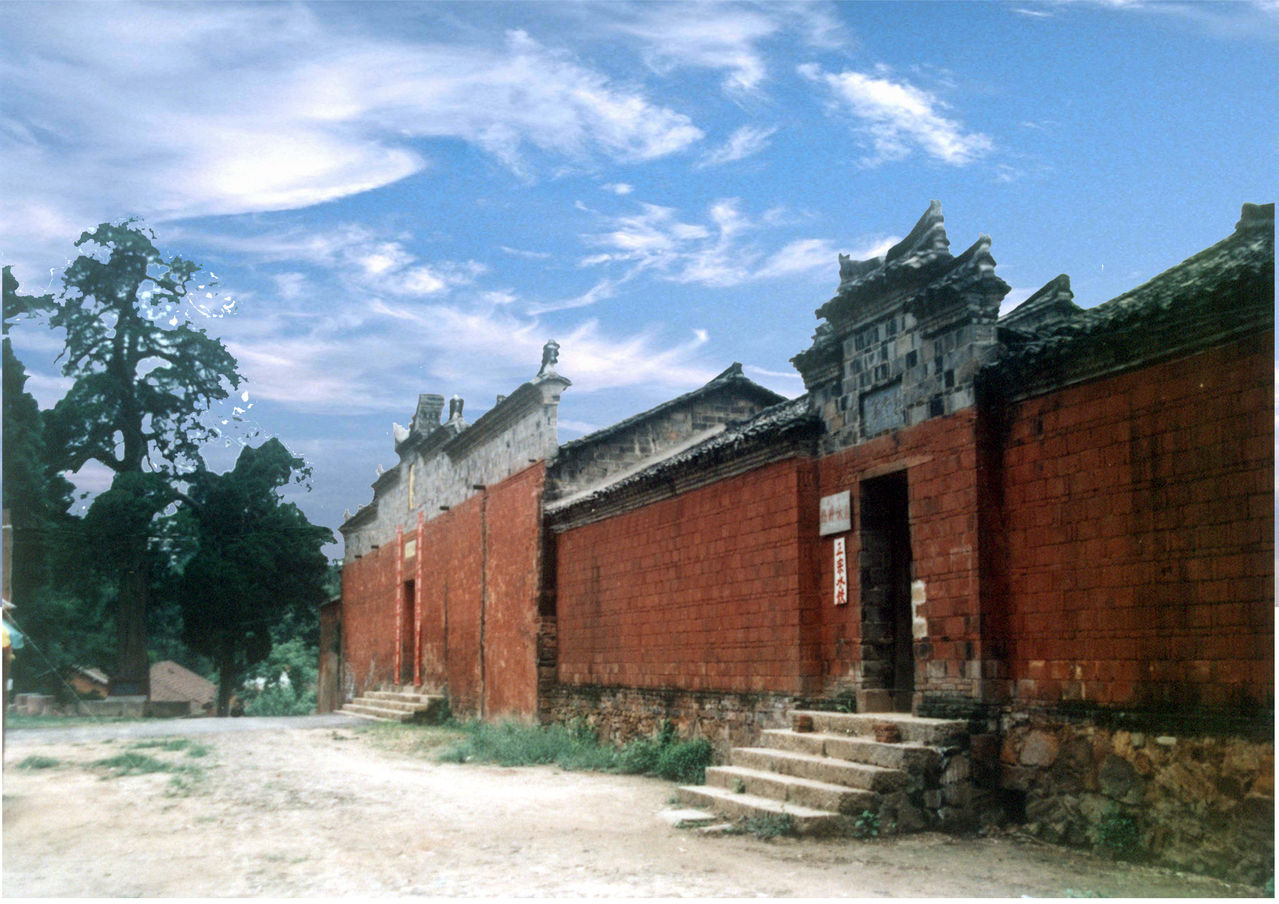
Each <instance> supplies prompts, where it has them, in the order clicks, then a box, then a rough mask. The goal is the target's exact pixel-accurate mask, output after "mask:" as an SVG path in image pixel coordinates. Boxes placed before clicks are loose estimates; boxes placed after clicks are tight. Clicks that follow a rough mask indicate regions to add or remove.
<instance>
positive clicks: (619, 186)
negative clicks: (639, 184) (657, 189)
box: [600, 182, 635, 195]
mask: <svg viewBox="0 0 1279 904" xmlns="http://www.w3.org/2000/svg"><path fill="white" fill-rule="evenodd" d="M600 187H601V188H603V189H604V190H605V191H611V192H612V193H613V194H615V195H629V194H630V193H631V192H633V191H635V186H634V185H630V184H628V183H626V182H610V183H608V184H607V185H602V186H600Z"/></svg>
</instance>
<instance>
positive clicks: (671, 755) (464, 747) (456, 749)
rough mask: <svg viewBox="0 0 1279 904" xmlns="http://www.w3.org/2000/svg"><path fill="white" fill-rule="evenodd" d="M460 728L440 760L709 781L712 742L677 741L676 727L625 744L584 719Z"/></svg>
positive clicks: (698, 740) (685, 780) (472, 723)
mask: <svg viewBox="0 0 1279 904" xmlns="http://www.w3.org/2000/svg"><path fill="white" fill-rule="evenodd" d="M461 730H462V731H463V732H465V734H466V737H465V738H464V739H463V740H462V741H461V742H459V743H458V744H455V745H453V746H451V747H448V748H446V749H445V750H443V751H441V752H440V754H439V755H438V757H437V758H438V759H439V760H440V761H442V762H450V763H466V762H477V763H496V764H497V765H499V766H534V765H550V764H554V765H556V766H559V767H560V768H561V769H566V770H569V771H591V772H620V773H623V774H626V775H654V776H657V777H658V778H664V779H668V780H670V781H675V782H681V783H684V784H701V783H702V782H704V781H705V780H706V767H707V766H709V765H710V762H711V753H712V749H711V745H710V742H709V741H706V740H702V739H697V740H691V741H677V740H675V734H674V729H673V728H665V727H664V729H663V731H662V732H661V733H660V734H658V736H657V737H654V738H642V739H640V740H637V741H632V742H631V743H630V744H627V745H626V746H624V747H620V748H618V747H612V746H609V745H607V744H601V743H600V742H599V739H598V738H597V737H596V735H595V732H594V730H593V729H591V728H590V726H588V725H586V724H585V723H583V722H575V723H573V724H570V725H567V726H565V725H548V726H538V725H526V724H524V723H521V722H503V723H500V724H497V725H491V724H488V723H484V722H471V723H468V724H466V725H463V726H461Z"/></svg>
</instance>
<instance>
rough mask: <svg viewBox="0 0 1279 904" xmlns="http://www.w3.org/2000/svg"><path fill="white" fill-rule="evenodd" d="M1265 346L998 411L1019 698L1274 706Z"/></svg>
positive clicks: (1268, 358) (1011, 653) (1269, 398)
mask: <svg viewBox="0 0 1279 904" xmlns="http://www.w3.org/2000/svg"><path fill="white" fill-rule="evenodd" d="M1273 347H1274V335H1273V332H1267V333H1265V334H1263V335H1260V336H1256V337H1249V338H1246V339H1242V340H1238V341H1235V342H1232V343H1230V344H1226V345H1222V346H1219V347H1217V348H1214V349H1211V350H1208V351H1205V352H1202V353H1199V354H1196V355H1193V356H1191V357H1188V358H1183V359H1180V360H1176V361H1169V362H1166V363H1163V364H1159V365H1156V366H1153V367H1150V368H1146V369H1143V370H1140V371H1135V372H1132V373H1127V374H1123V375H1120V376H1115V377H1112V378H1107V379H1101V380H1097V381H1094V382H1090V383H1087V384H1083V385H1080V386H1077V387H1073V388H1070V389H1066V390H1064V391H1061V392H1058V393H1054V394H1052V395H1048V396H1044V397H1041V398H1036V399H1031V400H1029V401H1025V402H1022V403H1020V404H1019V405H1017V406H1016V407H1015V409H1014V410H1013V411H1012V412H1011V416H1012V420H1011V424H1010V426H1009V432H1008V435H1007V440H1006V445H1005V452H1004V456H1003V474H1002V487H1001V491H1002V495H1003V509H1004V511H1003V516H1004V525H1005V530H1006V534H1005V539H1006V543H1007V563H1008V564H1007V569H1008V570H1007V575H1006V581H1005V583H1006V601H1005V603H1004V605H1005V608H1006V613H1007V615H1006V618H1007V622H1006V624H1007V633H1008V637H1007V655H1008V660H1009V667H1010V671H1011V677H1012V678H1013V679H1014V680H1015V683H1014V686H1013V690H1014V693H1015V695H1016V698H1017V699H1018V700H1020V701H1044V702H1055V701H1060V700H1064V699H1070V700H1083V701H1089V702H1095V703H1099V704H1130V705H1131V704H1158V703H1174V704H1178V705H1183V706H1185V705H1193V704H1203V705H1208V706H1215V705H1219V704H1225V703H1229V702H1235V701H1238V700H1239V699H1240V698H1241V697H1242V696H1248V697H1251V698H1252V699H1254V700H1259V701H1261V702H1267V701H1272V700H1273V694H1274V608H1273V606H1274V511H1275V510H1274V495H1273V494H1274V424H1273V421H1272V406H1273V382H1272V380H1273V375H1272V352H1273Z"/></svg>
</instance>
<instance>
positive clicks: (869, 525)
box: [858, 471, 915, 712]
mask: <svg viewBox="0 0 1279 904" xmlns="http://www.w3.org/2000/svg"><path fill="white" fill-rule="evenodd" d="M861 497H862V498H861V512H862V516H861V559H860V561H859V563H858V564H859V566H860V568H861V602H862V687H863V689H865V690H867V691H882V692H885V693H881V694H873V693H872V694H867V695H865V697H866V699H868V700H879V701H880V703H881V705H882V706H884V707H885V708H887V709H891V710H894V711H896V712H910V709H911V700H912V698H913V696H914V694H915V651H914V639H913V637H912V634H911V621H912V618H911V605H910V561H911V559H910V494H909V491H908V487H907V483H906V472H905V471H900V472H898V473H896V474H889V475H887V476H884V477H876V478H874V479H872V480H866V481H863V482H862V485H861Z"/></svg>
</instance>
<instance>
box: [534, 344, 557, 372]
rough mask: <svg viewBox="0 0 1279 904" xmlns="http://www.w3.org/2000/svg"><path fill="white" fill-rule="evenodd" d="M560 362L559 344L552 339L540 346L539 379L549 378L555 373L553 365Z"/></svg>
mask: <svg viewBox="0 0 1279 904" xmlns="http://www.w3.org/2000/svg"><path fill="white" fill-rule="evenodd" d="M559 362H560V344H559V343H558V342H556V341H555V340H554V339H550V340H548V341H547V343H546V344H545V345H543V346H542V366H541V368H539V369H538V371H537V375H538V376H539V377H545V376H550V375H551V374H554V373H555V365H556V364H558V363H559Z"/></svg>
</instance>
